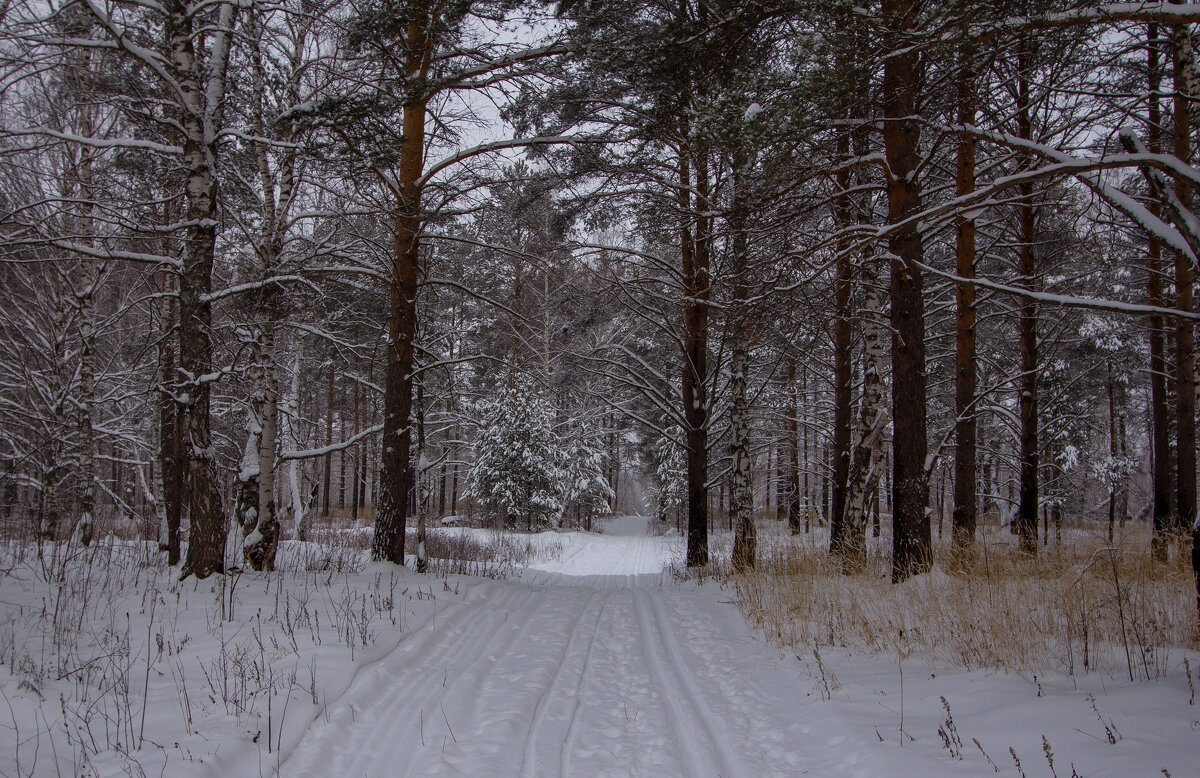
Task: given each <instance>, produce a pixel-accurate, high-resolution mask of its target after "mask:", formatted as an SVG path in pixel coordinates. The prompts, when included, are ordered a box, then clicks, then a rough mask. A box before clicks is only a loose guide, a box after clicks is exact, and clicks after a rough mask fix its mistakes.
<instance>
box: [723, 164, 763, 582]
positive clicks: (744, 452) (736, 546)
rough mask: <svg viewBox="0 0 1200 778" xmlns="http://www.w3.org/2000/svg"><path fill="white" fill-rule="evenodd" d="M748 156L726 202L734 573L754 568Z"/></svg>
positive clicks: (738, 167) (736, 171)
mask: <svg viewBox="0 0 1200 778" xmlns="http://www.w3.org/2000/svg"><path fill="white" fill-rule="evenodd" d="M749 167H750V163H749V159H748V157H747V155H746V153H745V152H744V151H742V150H739V151H738V152H737V153H736V154H735V159H734V181H733V187H734V191H733V202H732V204H731V206H730V215H729V231H730V234H731V237H732V243H733V250H732V257H731V260H732V261H731V263H730V265H731V267H730V272H731V273H732V279H731V282H732V284H733V295H732V297H733V300H732V305H731V307H730V313H731V315H732V320H731V321H730V328H731V339H732V356H731V359H730V371H731V376H730V381H729V391H730V395H731V397H732V407H731V408H730V411H729V454H730V457H731V458H732V459H733V472H732V474H731V478H730V492H729V512H730V519H731V522H732V523H733V524H734V526H735V527H736V530H735V534H734V537H733V559H732V565H733V570H734V572H745V571H747V570H750V569H751V568H753V567H754V563H755V556H756V553H757V548H758V539H757V536H756V533H755V528H754V495H753V493H752V491H751V489H750V464H751V454H750V397H749V395H748V393H747V389H746V387H747V383H748V381H749V375H748V374H749V371H750V322H749V315H750V312H749V310H747V307H746V297H747V295H748V293H749V290H748V289H747V285H746V284H747V279H746V274H747V272H748V269H749V268H748V265H749V253H750V242H749V236H748V235H747V233H746V227H747V224H746V222H747V217H748V210H749V207H750V202H749Z"/></svg>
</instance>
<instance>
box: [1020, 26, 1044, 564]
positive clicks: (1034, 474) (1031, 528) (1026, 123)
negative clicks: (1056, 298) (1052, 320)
mask: <svg viewBox="0 0 1200 778" xmlns="http://www.w3.org/2000/svg"><path fill="white" fill-rule="evenodd" d="M1029 46H1030V43H1029V41H1028V38H1027V37H1024V36H1023V37H1022V39H1021V42H1020V44H1019V48H1018V53H1017V58H1018V64H1017V69H1018V71H1019V72H1018V75H1017V93H1018V98H1017V99H1018V103H1019V105H1018V113H1017V134H1018V136H1019V137H1021V138H1024V139H1025V140H1031V139H1032V137H1033V122H1032V117H1031V110H1032V109H1031V106H1030V103H1029V100H1030V96H1029V70H1030V67H1031V66H1030V62H1029V60H1030V58H1031V56H1032V55H1031V53H1030V51H1029ZM1021 154H1022V163H1021V166H1022V169H1025V170H1029V169H1032V167H1033V155H1032V153H1030V152H1028V151H1023V152H1021ZM1018 190H1019V192H1020V196H1021V202H1020V205H1019V206H1018V209H1017V210H1018V230H1019V236H1018V243H1019V244H1020V248H1019V251H1020V268H1019V273H1020V281H1019V285H1020V286H1023V287H1025V288H1026V289H1033V288H1034V287H1035V286H1036V283H1037V280H1036V276H1037V254H1036V252H1035V251H1034V241H1035V240H1037V211H1036V208H1035V206H1034V201H1033V198H1034V193H1033V183H1032V182H1028V183H1022V184H1021V185H1020V186H1019V187H1018ZM1037 328H1038V306H1037V302H1036V301H1035V300H1033V298H1031V297H1024V298H1022V299H1021V314H1020V331H1021V380H1020V381H1019V383H1018V387H1019V391H1020V398H1019V412H1020V418H1021V452H1020V462H1021V491H1020V500H1019V502H1018V505H1017V516H1016V528H1017V534H1018V535H1019V536H1020V543H1019V547H1020V550H1021V553H1022V554H1027V555H1029V556H1037V550H1038V543H1037V524H1038V521H1037V520H1038V453H1039V451H1038V333H1037Z"/></svg>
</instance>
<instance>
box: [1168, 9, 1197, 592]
mask: <svg viewBox="0 0 1200 778" xmlns="http://www.w3.org/2000/svg"><path fill="white" fill-rule="evenodd" d="M1190 35H1191V33H1190V28H1189V27H1188V26H1186V25H1177V26H1175V27H1173V28H1172V30H1171V51H1172V60H1173V65H1174V67H1173V71H1174V82H1175V83H1174V86H1175V98H1174V108H1175V110H1174V111H1173V113H1174V117H1175V156H1176V157H1177V158H1178V159H1179V160H1180V161H1182V162H1183V163H1184V164H1186V165H1190V164H1191V161H1192V139H1191V133H1192V128H1191V120H1190V114H1189V110H1188V109H1189V102H1190V101H1191V100H1192V99H1193V98H1194V96H1193V95H1191V94H1190V93H1189V81H1190V71H1191V69H1192V67H1194V64H1195V63H1194V62H1193V56H1192V44H1191V37H1190ZM1175 196H1176V197H1177V198H1178V199H1179V202H1180V203H1181V204H1182V206H1183V208H1184V210H1185V211H1191V208H1192V184H1191V182H1190V181H1189V180H1188V179H1187V178H1186V177H1184V176H1176V178H1175ZM1193 283H1194V281H1193V274H1192V264H1191V261H1190V260H1189V259H1188V257H1187V256H1186V255H1185V254H1184V253H1183V252H1180V251H1177V252H1175V307H1176V308H1177V309H1178V310H1180V311H1186V312H1188V313H1191V312H1192V311H1193V309H1194V303H1193V289H1192V285H1193ZM1194 348H1195V329H1194V325H1193V323H1192V321H1191V320H1190V319H1185V318H1182V317H1180V318H1178V319H1176V320H1175V368H1176V372H1175V383H1176V391H1175V408H1176V414H1175V430H1176V432H1175V434H1176V436H1177V437H1176V446H1175V451H1176V456H1177V457H1178V467H1177V468H1176V471H1175V516H1176V529H1175V531H1176V532H1177V533H1178V535H1179V536H1180V540H1181V542H1182V541H1183V540H1184V538H1186V535H1187V534H1188V533H1189V532H1191V531H1192V525H1193V524H1194V523H1195V521H1196V378H1195V372H1194V368H1195V354H1194V353H1193V351H1194ZM1192 534H1195V533H1192ZM1196 553H1197V552H1196V549H1193V550H1192V558H1193V560H1195V559H1196ZM1196 574H1197V576H1200V569H1197V570H1196ZM1197 581H1198V585H1200V577H1198V578H1197ZM1198 592H1200V590H1198Z"/></svg>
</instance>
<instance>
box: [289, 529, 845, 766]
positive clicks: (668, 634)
mask: <svg viewBox="0 0 1200 778" xmlns="http://www.w3.org/2000/svg"><path fill="white" fill-rule="evenodd" d="M644 524H645V522H644V520H641V528H642V530H643V531H644ZM638 529H639V527H638V524H637V522H636V521H633V520H628V519H626V520H623V521H621V523H620V524H619V525H618V527H617V532H615V533H614V534H613V535H583V534H581V535H580V536H579V537H576V538H573V542H576V543H578V547H577V548H575V549H573V550H572V551H571V552H570V553H569V554H568V555H567V556H566V558H565V559H563V560H561V561H560V562H558V563H548V564H546V565H545V566H544V567H543V568H542V569H541V570H527V571H525V574H524V575H523V576H522V577H521V579H520V580H519V581H486V580H479V581H478V582H474V581H472V582H469V583H466V584H465V585H467V586H469V587H470V588H469V589H468V590H467V591H466V593H465V597H463V598H461V599H455V600H453V601H452V602H451V603H450V604H449V605H448V606H446V607H445V608H442V609H440V610H439V612H438V613H437V615H436V617H432V618H429V619H428V620H427V621H426V622H425V623H423V624H420V625H417V626H416V627H415V628H414V629H413V631H412V632H410V633H408V634H407V636H406V637H405V638H404V639H402V640H401V641H400V642H399V644H398V645H397V646H396V647H395V648H393V649H392V650H390V651H388V652H387V653H385V654H384V655H383V656H381V657H379V658H378V659H375V660H372V661H371V662H368V663H364V664H363V665H362V666H361V667H359V668H358V669H357V671H356V673H355V675H354V677H353V680H352V681H351V684H350V686H349V687H348V688H347V690H346V691H345V693H343V694H342V695H341V697H339V698H338V699H336V700H334V701H333V702H330V703H327V704H326V706H325V707H324V710H323V712H322V714H321V715H319V716H317V717H316V718H315V719H314V720H313V722H312V723H311V724H310V725H309V728H308V731H307V732H306V733H305V734H304V736H303V737H302V739H301V740H300V741H299V743H298V744H297V745H296V747H295V748H294V749H293V750H292V751H291V753H290V754H288V756H287V759H286V761H285V762H284V764H283V766H282V769H281V773H282V774H283V775H289V776H293V775H294V776H314V777H315V776H339V778H340V777H342V776H345V777H346V778H354V777H356V776H378V775H400V776H422V775H438V776H442V775H455V776H478V775H493V776H522V778H532V777H533V776H538V775H540V776H551V775H562V776H567V775H582V776H613V777H614V778H616V777H617V776H641V775H654V776H660V775H661V776H673V775H682V776H697V777H700V776H723V777H724V778H741V777H742V776H752V775H780V774H800V773H803V772H804V770H803V768H802V766H801V765H800V762H806V763H807V762H808V759H803V760H802V759H801V758H800V755H799V754H798V753H797V752H796V751H795V749H794V748H789V747H788V743H789V742H793V743H794V742H796V741H794V740H789V739H790V738H794V737H796V736H797V735H804V734H807V735H809V736H810V737H814V736H816V737H819V735H820V734H821V730H822V725H821V722H819V721H813V722H796V723H794V724H791V725H783V726H772V723H773V722H774V723H776V724H777V723H778V721H779V716H778V715H777V714H776V715H767V714H764V713H763V708H764V706H766V707H768V708H770V709H771V710H772V711H773V712H774V711H778V709H779V705H778V702H777V701H778V699H779V698H780V697H781V696H782V697H783V698H785V699H788V700H791V701H792V702H793V704H794V700H795V698H796V697H800V698H803V697H804V696H805V695H806V693H807V692H809V691H811V689H809V688H807V687H808V686H811V682H810V681H809V680H808V679H807V676H805V675H804V674H803V673H802V672H801V671H800V669H799V668H798V667H796V666H795V665H787V666H786V667H784V666H783V665H781V663H780V662H779V660H778V659H777V658H774V657H769V656H767V652H765V651H764V650H763V649H762V646H761V645H756V644H753V643H752V642H751V641H750V640H749V638H746V637H745V634H746V630H745V627H744V622H742V621H741V617H740V615H738V614H737V612H736V610H734V609H733V607H732V606H731V605H729V604H720V603H717V602H715V599H716V596H717V595H715V594H714V593H713V592H711V591H708V592H706V591H703V590H698V589H695V588H694V587H692V588H688V587H676V586H670V585H665V582H666V576H665V575H664V574H663V572H662V567H663V564H664V558H666V557H668V556H669V554H667V555H666V556H665V555H664V549H668V548H670V547H671V544H673V543H677V542H678V541H677V539H671V538H649V537H645V536H644V535H643V536H638V533H637V530H638ZM604 570H607V571H611V572H609V573H608V574H607V575H605V574H601V571H604ZM571 572H575V573H576V575H571V574H570V573H571ZM695 598H701V599H700V600H696V601H695V602H693V600H694V599H695ZM714 607H716V608H717V609H719V610H720V611H721V612H722V614H723V616H722V617H721V618H719V619H716V620H714V618H713V615H714V614H713V613H712V610H713V608H714ZM718 615H721V614H718ZM739 625H740V626H739ZM730 630H732V631H734V632H735V633H736V635H740V636H742V637H737V636H735V637H733V638H730V637H729V636H728V635H726V634H725V633H727V632H729V631H730ZM739 641H740V642H739ZM747 651H754V652H757V654H756V656H757V659H756V660H755V661H758V662H760V663H762V666H763V667H766V668H767V669H768V670H769V672H768V673H767V675H766V676H763V677H762V678H758V677H756V667H755V666H754V665H751V666H750V667H749V669H747V668H746V667H745V666H744V665H745V662H743V663H742V665H743V666H740V668H739V670H738V672H737V673H736V675H735V674H733V673H732V671H731V669H730V665H731V663H732V664H733V665H737V661H738V659H739V658H744V656H745V655H746V652H747ZM781 685H782V686H783V688H781ZM773 701H774V707H773V708H772V707H771V703H772V702H773ZM824 726H825V727H828V726H830V725H829V724H826V725H824ZM830 734H832V733H830ZM818 742H820V740H818ZM806 750H807V749H806ZM817 750H818V751H820V750H821V749H819V748H818V749H817ZM826 750H827V749H826ZM806 756H807V754H806ZM812 756H813V757H815V759H814V761H815V762H816V763H817V764H818V765H819V764H822V763H823V764H824V765H825V766H826V767H831V768H834V767H836V768H839V769H841V770H845V769H846V768H848V767H851V765H849V764H847V762H846V760H845V759H844V758H842V759H824V758H821V757H822V756H826V757H827V756H829V754H828V753H825V754H820V753H814V754H812ZM814 774H820V773H819V772H817V773H814Z"/></svg>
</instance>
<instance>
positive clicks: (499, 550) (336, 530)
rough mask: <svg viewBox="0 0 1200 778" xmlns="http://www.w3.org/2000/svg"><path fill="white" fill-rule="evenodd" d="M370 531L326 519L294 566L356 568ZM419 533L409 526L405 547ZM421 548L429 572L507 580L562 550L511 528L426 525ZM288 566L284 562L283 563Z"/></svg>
mask: <svg viewBox="0 0 1200 778" xmlns="http://www.w3.org/2000/svg"><path fill="white" fill-rule="evenodd" d="M372 535H373V529H372V528H371V527H369V526H362V525H356V524H353V523H350V522H336V521H335V522H328V523H324V524H321V525H318V526H317V527H314V528H313V530H312V532H311V535H310V537H311V538H312V542H310V543H304V544H296V545H298V546H301V547H302V548H301V549H299V551H298V553H297V555H296V557H295V558H296V560H297V561H296V562H295V564H294V566H295V567H296V568H297V569H300V570H334V571H336V572H346V571H349V572H357V571H358V570H360V569H361V568H362V566H363V565H365V564H366V561H367V559H368V557H367V551H368V550H369V549H370V548H371V539H372ZM416 549H417V534H416V532H415V531H414V530H412V529H409V530H408V532H407V535H406V542H405V551H406V553H407V554H408V555H410V556H411V555H412V554H415V553H416ZM425 549H426V553H427V556H428V559H429V568H430V572H431V573H432V574H434V575H436V576H439V577H443V578H444V577H445V576H447V575H478V576H483V577H486V578H507V577H508V576H509V574H510V573H511V572H512V570H513V568H514V567H516V566H518V565H526V564H529V563H530V562H536V561H542V560H547V559H555V558H557V557H559V556H561V554H562V544H561V543H548V542H546V541H545V540H544V539H543V540H541V541H539V542H534V541H533V540H532V539H531V538H530V537H529V536H528V535H522V534H520V533H511V532H500V531H494V532H469V533H468V532H461V531H458V530H457V529H442V528H438V529H429V530H428V531H426V533H425ZM285 564H286V563H285Z"/></svg>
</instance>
